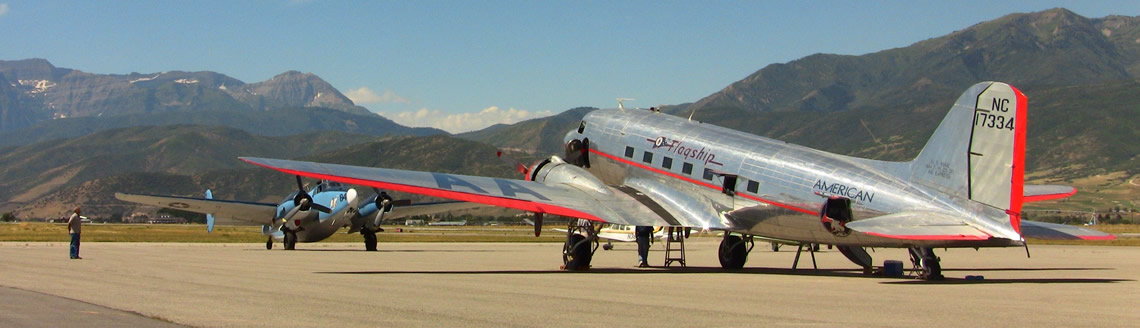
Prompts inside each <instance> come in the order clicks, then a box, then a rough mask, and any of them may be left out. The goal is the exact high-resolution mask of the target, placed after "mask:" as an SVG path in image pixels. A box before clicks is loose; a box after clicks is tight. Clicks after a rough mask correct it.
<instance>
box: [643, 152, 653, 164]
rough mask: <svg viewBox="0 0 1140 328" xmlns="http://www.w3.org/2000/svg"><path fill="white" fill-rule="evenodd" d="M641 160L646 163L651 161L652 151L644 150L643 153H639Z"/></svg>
mask: <svg viewBox="0 0 1140 328" xmlns="http://www.w3.org/2000/svg"><path fill="white" fill-rule="evenodd" d="M641 161H642V162H646V163H653V153H650V152H645V154H644V155H641Z"/></svg>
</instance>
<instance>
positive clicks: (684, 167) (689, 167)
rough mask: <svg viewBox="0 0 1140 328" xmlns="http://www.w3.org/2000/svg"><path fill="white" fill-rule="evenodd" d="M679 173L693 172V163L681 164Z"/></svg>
mask: <svg viewBox="0 0 1140 328" xmlns="http://www.w3.org/2000/svg"><path fill="white" fill-rule="evenodd" d="M681 173H684V174H693V164H689V163H685V164H683V165H681Z"/></svg>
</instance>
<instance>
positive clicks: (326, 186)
mask: <svg viewBox="0 0 1140 328" xmlns="http://www.w3.org/2000/svg"><path fill="white" fill-rule="evenodd" d="M347 190H348V188H346V187H345V186H344V184H342V183H340V182H336V181H328V180H321V182H320V183H318V184H317V188H316V192H325V191H347Z"/></svg>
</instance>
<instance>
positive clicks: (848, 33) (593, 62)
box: [0, 0, 1140, 132]
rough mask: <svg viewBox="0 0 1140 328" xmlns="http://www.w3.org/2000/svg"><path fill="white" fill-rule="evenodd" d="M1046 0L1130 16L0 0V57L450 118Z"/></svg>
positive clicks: (644, 97)
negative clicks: (187, 76)
mask: <svg viewBox="0 0 1140 328" xmlns="http://www.w3.org/2000/svg"><path fill="white" fill-rule="evenodd" d="M991 2H992V3H991ZM1054 7H1065V8H1068V9H1070V10H1072V11H1074V12H1076V13H1077V14H1080V15H1083V16H1085V17H1090V18H1095V17H1103V16H1106V15H1110V14H1116V15H1127V16H1137V15H1140V1H953V2H941V3H935V2H930V1H869V2H860V1H570V2H562V1H325V0H312V1H287V0H281V1H50V0H49V1H14V0H0V59H3V60H13V59H23V58H32V57H36V58H45V59H48V60H50V61H51V62H52V63H53V64H55V65H56V66H59V67H67V68H74V69H79V70H83V71H87V72H93V73H111V74H126V73H130V72H140V73H151V72H161V71H170V70H183V71H198V70H210V71H216V72H219V73H223V74H226V75H229V76H232V77H234V78H237V79H240V80H242V81H245V82H247V83H252V82H258V81H263V80H267V79H269V78H272V77H273V76H274V75H277V74H279V73H281V72H284V71H287V70H299V71H302V72H312V73H315V74H317V75H319V76H321V77H322V78H324V79H325V80H327V81H328V82H329V83H331V84H332V85H333V86H335V87H336V88H337V89H340V90H341V91H342V92H345V93H346V94H349V95H350V97H351V98H354V100H356V101H357V102H358V104H359V105H362V106H365V107H367V108H369V109H371V110H373V111H375V112H378V113H381V114H382V115H385V116H386V117H389V118H392V119H395V120H396V121H397V122H400V123H403V124H406V125H413V126H435V127H441V128H444V129H446V130H449V131H452V132H461V131H466V130H471V129H478V128H482V127H485V126H487V125H490V124H493V123H499V122H507V123H510V122H515V121H518V120H522V119H526V118H531V117H535V116H542V115H549V114H551V113H558V112H561V111H563V110H566V109H569V108H572V107H577V106H595V107H614V106H615V100H614V99H615V98H618V97H626V98H635V99H637V100H636V101H634V102H632V103H631V104H632V105H635V106H640V107H649V106H654V105H658V104H677V103H684V102H692V101H697V100H699V99H701V98H703V97H705V96H707V95H709V94H711V93H713V92H716V91H718V90H720V89H722V88H724V87H726V86H727V85H729V84H730V83H732V82H735V81H737V80H740V79H742V78H744V77H745V76H747V75H748V74H751V73H753V72H755V71H756V70H759V69H760V68H763V67H764V66H766V65H768V64H773V63H783V62H787V61H790V60H794V59H796V58H800V57H803V56H807V55H810V54H813V53H821V52H822V53H837V54H852V55H858V54H865V53H870V52H875V51H879V50H883V49H888V48H896V47H904V46H907V45H909V44H912V43H915V42H918V41H921V40H925V39H929V38H933V37H938V36H941V35H945V34H947V33H950V32H953V31H955V30H960V29H963V28H966V27H968V26H970V25H973V24H976V23H979V22H982V21H986V20H990V19H994V18H997V17H1001V16H1003V15H1006V14H1010V13H1015V12H1032V11H1039V10H1045V9H1049V8H1054Z"/></svg>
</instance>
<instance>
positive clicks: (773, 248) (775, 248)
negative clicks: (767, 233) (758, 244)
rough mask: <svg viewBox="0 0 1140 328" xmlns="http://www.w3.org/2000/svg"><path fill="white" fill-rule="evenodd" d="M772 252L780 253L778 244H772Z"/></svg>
mask: <svg viewBox="0 0 1140 328" xmlns="http://www.w3.org/2000/svg"><path fill="white" fill-rule="evenodd" d="M772 251H773V252H779V251H780V243H777V242H774V241H773V242H772Z"/></svg>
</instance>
